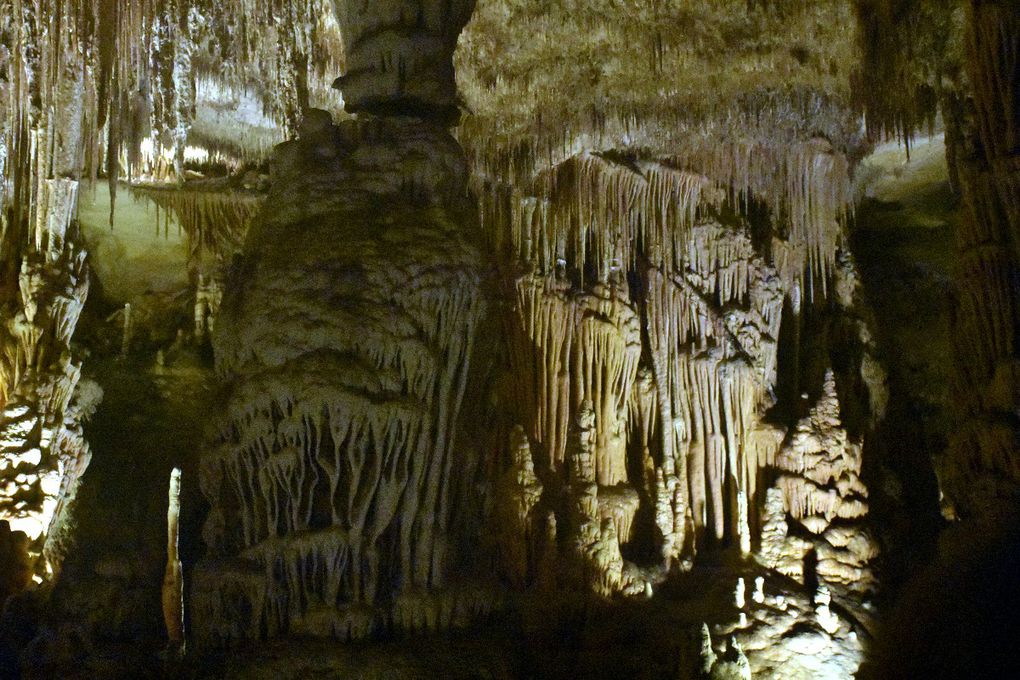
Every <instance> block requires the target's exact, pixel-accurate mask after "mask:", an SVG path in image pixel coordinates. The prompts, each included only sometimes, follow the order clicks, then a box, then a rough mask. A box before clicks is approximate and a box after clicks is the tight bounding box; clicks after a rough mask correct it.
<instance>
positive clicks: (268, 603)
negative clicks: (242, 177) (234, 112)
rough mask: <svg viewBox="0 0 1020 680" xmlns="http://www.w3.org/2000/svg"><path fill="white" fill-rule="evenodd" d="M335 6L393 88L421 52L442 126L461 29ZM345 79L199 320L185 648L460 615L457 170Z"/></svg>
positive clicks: (437, 140)
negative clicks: (196, 473)
mask: <svg viewBox="0 0 1020 680" xmlns="http://www.w3.org/2000/svg"><path fill="white" fill-rule="evenodd" d="M347 5H349V7H347ZM347 5H344V3H341V6H340V7H339V8H338V9H339V11H338V16H339V18H340V23H341V27H342V29H343V30H344V32H345V35H349V36H351V38H350V40H351V41H352V42H353V43H355V44H361V45H362V47H363V48H364V50H365V53H364V54H361V55H360V56H359V57H358V58H360V59H362V60H367V62H371V63H372V64H384V65H387V68H389V67H390V66H392V68H393V69H397V68H398V66H399V68H400V72H401V73H402V74H403V73H404V68H405V65H404V64H405V57H408V55H409V51H410V52H413V51H414V50H415V49H416V48H417V47H420V48H421V53H422V54H424V55H427V56H428V57H429V59H430V60H432V61H434V62H435V63H438V64H439V65H440V66H439V67H437V69H438V70H431V69H424V70H422V69H420V68H419V67H418V66H417V65H415V64H411V63H408V64H406V66H407V69H408V71H407V74H406V75H407V76H408V77H411V76H412V75H413V77H414V78H416V79H417V80H418V81H419V82H418V86H416V87H420V88H424V89H420V90H416V91H415V94H414V96H415V98H416V106H419V107H422V108H421V110H420V111H419V112H420V113H425V114H427V113H430V112H433V113H438V114H442V112H441V111H440V109H442V108H443V107H444V106H446V104H447V103H448V101H447V99H446V97H447V94H444V93H450V92H452V88H453V82H452V72H451V71H450V70H449V69H445V68H442V67H441V64H442V62H443V60H444V59H445V60H447V61H448V60H449V58H450V55H451V53H452V50H453V40H452V39H451V38H450V36H455V35H456V33H457V32H458V30H459V24H457V23H456V17H457V16H458V15H457V14H456V13H455V14H453V15H448V14H444V13H443V12H441V11H440V5H442V6H446V7H448V6H449V3H445V4H444V3H431V2H421V3H413V2H412V3H403V2H396V3H375V4H372V5H367V4H362V3H347ZM432 5H436V6H435V7H433V6H432ZM405 6H407V7H405ZM355 7H356V8H359V9H353V8H355ZM408 7H410V11H411V13H410V14H409V15H408V14H406V13H403V12H402V11H401V10H402V9H405V10H406V9H407V8H408ZM468 9H469V8H468ZM408 16H410V17H412V18H413V17H414V16H418V17H419V18H421V19H422V20H423V21H425V22H426V24H428V22H429V21H433V20H434V21H439V22H440V24H439V25H438V27H432V28H434V30H435V31H436V32H438V33H439V34H441V35H442V36H444V37H443V39H442V40H438V41H433V39H432V37H430V36H429V35H422V36H417V34H415V36H416V37H414V38H412V39H411V42H410V43H406V44H405V42H404V41H403V38H402V37H401V36H403V35H405V33H406V31H405V30H404V29H405V28H406V26H405V25H404V24H405V22H406V21H407V17H408ZM460 16H461V19H462V20H466V18H467V16H466V13H465V12H461V14H460ZM428 25H429V26H432V25H431V24H428ZM430 30H431V29H430ZM362 33H365V35H362ZM387 36H389V37H387ZM391 38H392V39H391ZM393 40H396V42H393ZM359 41H360V42H359ZM355 63H359V62H355ZM380 68H381V67H380ZM359 73H360V75H358V74H359ZM349 74H350V83H351V88H352V89H351V95H350V96H349V97H348V99H347V101H348V103H349V105H351V106H353V107H355V108H357V109H359V110H360V111H361V112H362V114H363V115H362V116H361V117H360V118H359V120H357V121H347V122H343V123H341V124H339V125H333V124H332V122H331V120H330V115H329V114H328V113H327V112H325V111H319V110H309V111H307V112H306V115H305V118H304V122H303V123H302V126H301V129H300V131H299V138H298V140H296V141H294V142H288V143H287V144H284V145H282V146H280V147H279V148H278V149H277V151H276V153H275V155H274V158H273V161H272V165H271V190H270V194H269V196H268V198H267V201H266V204H265V208H264V209H263V211H262V213H261V215H260V217H259V218H258V219H257V221H256V223H255V224H254V225H253V226H252V228H251V230H250V231H249V232H248V236H247V242H246V244H245V247H244V251H243V255H242V258H241V261H240V263H239V264H238V266H237V267H236V270H235V271H234V272H233V273H232V276H231V278H230V279H229V281H228V285H227V290H226V291H225V295H224V299H223V307H222V310H221V314H220V319H219V321H218V323H217V324H216V332H215V335H214V349H215V352H216V365H217V370H218V371H219V372H220V373H221V375H222V376H223V378H224V379H225V381H226V384H227V388H226V389H227V392H226V402H225V403H226V412H225V413H224V415H223V423H222V426H221V427H220V428H219V432H220V434H219V436H218V438H217V439H216V441H215V443H214V446H213V447H211V448H210V450H209V451H208V452H207V453H206V455H205V456H204V458H203V462H202V471H201V485H202V489H203V492H204V493H205V495H206V497H207V498H208V500H209V502H210V504H211V506H212V508H211V511H210V513H209V516H208V519H207V521H206V525H205V540H206V543H207V545H208V548H209V555H208V557H207V558H206V559H205V560H204V561H203V562H202V563H201V564H200V565H199V566H198V567H197V568H196V573H195V578H194V586H193V594H192V606H193V609H192V611H193V617H194V618H193V620H194V621H195V622H196V634H197V637H198V640H199V642H200V643H211V644H217V643H223V642H226V641H229V640H234V639H239V638H241V639H243V638H249V639H250V638H259V637H262V636H264V635H268V636H277V635H284V634H296V635H314V636H326V637H340V638H347V637H359V636H363V635H366V634H368V633H370V632H372V631H373V630H375V629H376V628H377V627H379V626H381V625H390V624H392V625H393V626H395V627H398V628H434V627H437V626H443V625H450V624H451V623H457V622H460V621H462V620H464V619H465V617H467V616H468V615H470V614H471V612H472V610H473V608H474V607H475V606H476V601H475V599H474V596H472V595H471V594H470V593H467V594H463V593H458V592H457V591H456V589H455V588H446V589H444V586H446V585H447V576H448V571H449V566H450V563H451V560H454V559H455V556H456V554H457V552H456V551H457V550H458V549H459V548H460V547H461V543H462V539H461V538H460V537H458V536H457V535H456V532H455V531H454V530H453V528H452V527H453V526H454V522H453V517H452V515H453V512H454V507H455V506H457V503H458V500H459V494H461V493H464V492H465V485H466V484H468V483H469V482H470V480H471V477H470V473H471V470H472V468H473V464H472V461H471V456H470V455H469V454H468V453H467V450H466V449H465V448H464V447H463V446H462V445H458V431H459V427H458V426H459V413H460V410H461V404H462V401H463V400H464V398H465V393H466V391H467V387H468V385H467V382H468V380H467V379H468V373H469V368H470V366H471V357H472V354H473V352H474V339H475V335H476V331H477V328H478V326H479V325H480V322H481V319H482V317H483V315H484V313H485V304H484V296H483V291H482V273H481V270H480V269H479V263H480V261H481V254H480V251H479V249H478V246H477V245H476V242H477V241H478V240H479V238H478V235H477V234H474V233H473V232H474V231H477V227H473V226H472V223H471V220H470V219H469V216H470V214H471V213H470V211H465V210H464V197H465V195H466V194H465V187H466V181H467V173H466V166H465V162H464V158H463V154H462V152H461V150H460V147H459V145H458V144H457V142H456V141H454V139H453V138H452V137H451V136H450V135H449V133H448V132H447V131H446V130H445V129H444V128H443V127H441V126H440V125H438V124H436V123H435V122H432V121H431V118H432V116H427V117H425V118H412V117H402V116H389V115H386V114H392V113H396V112H399V113H406V112H407V111H406V109H405V104H406V95H407V92H406V90H405V85H406V83H405V81H404V80H403V78H396V79H391V78H389V76H388V75H385V74H382V75H380V77H378V78H372V77H371V72H369V73H361V71H359V70H358V69H357V68H355V70H354V71H349ZM383 76H385V77H383ZM428 78H432V82H431V83H428V82H422V81H424V80H427V79H428ZM437 93H438V94H437ZM373 112H378V113H380V114H383V115H382V116H381V117H376V116H374V115H371V114H372V113H373ZM442 115H445V114H442ZM283 243H286V244H287V247H286V248H281V247H280V244H283ZM458 507H459V508H460V509H459V510H458V512H460V513H463V512H464V511H468V512H469V510H468V509H467V508H466V507H465V506H464V505H463V504H462V505H459V506H458Z"/></svg>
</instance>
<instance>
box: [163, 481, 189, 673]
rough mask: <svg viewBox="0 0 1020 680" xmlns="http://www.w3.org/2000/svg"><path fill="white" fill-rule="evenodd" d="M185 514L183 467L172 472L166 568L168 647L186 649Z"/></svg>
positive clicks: (168, 505)
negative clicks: (180, 540) (180, 541)
mask: <svg viewBox="0 0 1020 680" xmlns="http://www.w3.org/2000/svg"><path fill="white" fill-rule="evenodd" d="M180 516H181V469H180V468H174V469H173V470H172V471H171V472H170V488H169V493H168V504H167V509H166V571H165V572H164V574H163V622H164V623H165V624H166V635H167V639H168V641H169V646H168V650H169V651H170V652H171V653H172V654H174V655H179V654H183V653H184V575H183V573H182V572H181V560H180V557H179V556H178V554H177V535H178V531H179V523H180Z"/></svg>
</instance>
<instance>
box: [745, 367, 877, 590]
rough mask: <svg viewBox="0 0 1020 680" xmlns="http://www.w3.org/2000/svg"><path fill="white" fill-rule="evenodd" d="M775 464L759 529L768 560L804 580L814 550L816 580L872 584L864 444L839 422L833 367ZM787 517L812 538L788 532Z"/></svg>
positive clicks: (849, 585)
mask: <svg viewBox="0 0 1020 680" xmlns="http://www.w3.org/2000/svg"><path fill="white" fill-rule="evenodd" d="M776 466H777V468H778V471H779V476H778V478H777V480H776V485H775V488H774V489H771V490H770V491H769V495H768V499H769V500H768V501H767V502H766V512H765V523H764V525H763V528H762V539H761V555H762V557H763V558H764V560H765V562H766V564H767V565H768V566H769V567H770V568H774V569H777V570H779V571H781V572H783V573H785V574H787V575H790V576H794V577H795V578H798V579H799V580H802V581H803V580H804V579H806V578H807V577H808V576H809V575H807V574H805V573H804V564H805V561H806V559H807V556H808V554H809V553H814V554H815V555H816V557H817V565H816V566H815V567H814V568H815V569H816V571H817V576H818V578H819V579H822V580H823V581H825V582H828V583H830V584H840V585H841V586H844V587H847V588H852V589H856V590H858V591H861V592H868V591H870V590H872V589H873V588H874V587H875V582H874V576H873V574H872V572H871V568H870V566H869V563H870V562H871V560H872V559H874V558H875V557H876V556H877V554H878V549H877V544H876V542H875V540H874V539H873V538H872V537H871V535H870V533H869V532H868V529H867V528H866V527H864V526H862V520H863V518H864V516H865V515H866V514H867V512H868V504H867V498H868V490H867V488H866V487H865V486H864V484H863V482H862V481H861V479H860V470H861V445H860V444H858V443H856V442H853V441H851V440H850V437H849V435H848V434H847V433H846V430H845V429H844V428H843V425H842V423H841V422H840V418H839V397H838V395H837V393H836V383H835V378H834V375H833V373H832V371H831V370H830V371H829V372H828V373H827V374H826V377H825V382H824V384H823V386H822V394H821V396H820V397H819V401H818V403H817V404H816V405H815V406H814V407H813V408H812V409H811V412H810V413H809V414H808V416H806V417H805V418H804V419H802V420H801V421H800V423H798V425H797V428H796V429H795V431H794V432H793V434H792V436H791V437H790V439H789V440H788V441H787V442H786V443H785V444H784V446H783V449H782V451H781V452H780V453H779V455H778V457H777V459H776ZM780 493H781V494H782V495H781V498H782V504H781V505H779V498H780V495H779V494H780ZM786 515H789V517H790V518H792V519H793V520H794V521H795V522H797V523H798V524H799V525H800V526H801V527H803V529H804V530H805V531H806V535H807V536H809V537H810V538H807V539H801V538H796V537H794V536H792V535H789V534H788V532H789V528H788V526H787V524H786V520H785V516H786ZM801 533H804V532H801Z"/></svg>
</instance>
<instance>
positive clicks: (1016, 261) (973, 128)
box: [941, 2, 1020, 517]
mask: <svg viewBox="0 0 1020 680" xmlns="http://www.w3.org/2000/svg"><path fill="white" fill-rule="evenodd" d="M1018 42H1020V7H1018V6H1017V5H1016V4H1015V3H1012V2H972V3H968V4H967V27H966V49H967V59H966V63H967V67H968V68H967V75H968V77H969V79H970V82H971V85H972V88H973V113H972V115H969V116H966V117H964V116H963V115H959V116H957V117H954V118H951V121H952V124H951V125H950V129H949V132H950V139H951V143H950V144H947V153H948V156H949V158H950V160H951V161H953V160H955V165H954V167H955V171H956V174H957V176H958V177H959V182H960V192H961V194H962V198H963V205H964V209H963V211H962V213H963V216H962V219H961V223H960V227H959V229H958V230H957V232H956V248H957V257H958V273H957V288H958V295H959V305H958V308H957V312H956V317H955V319H954V322H953V323H954V332H953V337H954V339H955V353H956V362H955V366H956V367H957V372H956V376H955V380H956V389H955V390H954V393H955V394H956V395H957V401H956V406H957V417H958V418H959V421H960V422H959V425H958V426H957V427H956V429H955V431H954V433H953V435H952V437H951V440H950V444H949V451H948V453H947V456H946V463H945V466H944V470H943V471H942V472H943V475H942V477H943V479H942V480H941V481H942V487H943V489H944V491H945V493H946V495H947V497H948V500H949V501H950V502H951V503H952V505H953V506H954V513H956V514H958V515H960V516H962V517H967V516H975V515H980V514H982V513H984V512H986V511H988V510H990V509H994V508H995V507H996V506H997V505H999V504H1002V503H1005V504H1007V505H1009V504H1015V503H1016V502H1017V498H1018V497H1020V450H1018V447H1017V442H1018V437H1020V430H1018V427H1017V424H1016V404H1017V400H1018V397H1020V370H1018V367H1020V364H1018V357H1020V354H1018V352H1020V348H1018V347H1017V342H1016V329H1017V328H1018V327H1020V323H1018V321H1020V319H1018V316H1017V314H1018V311H1017V304H1018V300H1020V291H1018V289H1017V286H1016V277H1017V271H1018V267H1020V91H1018V90H1017V88H1016V81H1017V77H1018V76H1017V72H1018V69H1020V46H1018ZM950 145H951V146H952V148H951V149H948V147H949V146H950Z"/></svg>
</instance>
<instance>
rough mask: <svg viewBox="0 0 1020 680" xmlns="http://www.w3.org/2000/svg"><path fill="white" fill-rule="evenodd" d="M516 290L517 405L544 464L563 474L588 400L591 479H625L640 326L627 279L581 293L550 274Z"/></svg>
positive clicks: (608, 482) (607, 482)
mask: <svg viewBox="0 0 1020 680" xmlns="http://www.w3.org/2000/svg"><path fill="white" fill-rule="evenodd" d="M516 288H517V310H518V314H519V320H520V323H521V326H522V327H520V328H519V332H520V333H521V334H522V335H523V337H521V338H519V339H518V341H517V342H515V343H514V345H515V347H516V349H518V350H519V351H518V352H516V354H515V364H516V365H515V373H516V375H517V377H518V387H519V389H518V390H517V393H516V394H515V397H516V398H515V402H516V404H517V406H518V408H520V409H521V414H522V416H525V415H527V416H533V419H531V420H530V422H532V423H533V428H532V429H531V432H530V434H531V436H532V437H534V439H535V440H536V441H539V442H542V444H543V445H544V446H545V450H546V453H547V455H548V460H547V462H546V464H547V467H548V468H549V469H550V470H554V471H561V472H562V471H563V465H564V461H565V459H566V451H567V433H568V430H569V427H570V423H571V422H572V419H573V417H574V414H576V412H577V409H578V408H579V407H580V406H581V404H582V403H583V402H590V403H591V404H592V405H593V408H594V410H595V428H596V435H595V444H594V446H595V458H594V461H593V464H594V466H595V467H594V470H595V476H596V479H597V480H598V482H599V484H602V485H605V486H612V485H614V484H618V483H621V482H625V481H627V461H626V456H627V436H628V431H629V423H630V422H631V419H632V413H631V409H630V407H631V403H630V395H631V392H632V390H633V388H634V385H635V382H636V379H637V371H638V362H639V360H640V358H641V324H640V320H639V318H638V315H637V311H636V310H635V308H634V305H633V304H632V303H631V302H630V300H629V294H628V290H627V285H626V282H625V281H617V282H615V283H607V284H597V285H595V286H593V287H592V289H591V290H590V291H587V292H583V293H580V292H574V291H572V290H571V289H570V287H569V284H567V283H566V282H565V281H563V280H561V279H558V278H557V277H556V276H555V275H546V276H542V275H529V276H524V277H522V278H520V279H519V280H518V281H517V286H516ZM524 422H527V421H524Z"/></svg>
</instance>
